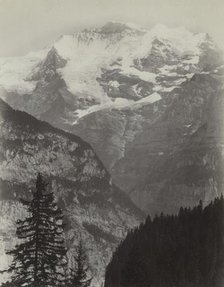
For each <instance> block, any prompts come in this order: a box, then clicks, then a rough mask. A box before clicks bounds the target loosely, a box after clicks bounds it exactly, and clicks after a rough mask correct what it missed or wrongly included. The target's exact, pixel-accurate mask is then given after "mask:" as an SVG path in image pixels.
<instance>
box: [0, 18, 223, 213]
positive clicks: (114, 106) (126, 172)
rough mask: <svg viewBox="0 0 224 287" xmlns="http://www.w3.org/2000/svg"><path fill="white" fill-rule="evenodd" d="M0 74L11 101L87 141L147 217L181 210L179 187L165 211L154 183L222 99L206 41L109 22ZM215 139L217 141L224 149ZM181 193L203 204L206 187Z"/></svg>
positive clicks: (13, 62)
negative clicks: (156, 174) (157, 172)
mask: <svg viewBox="0 0 224 287" xmlns="http://www.w3.org/2000/svg"><path fill="white" fill-rule="evenodd" d="M19 63H21V65H20V64H19ZM0 67H1V70H0V86H1V87H2V88H1V91H0V94H1V97H2V98H3V99H4V100H5V101H6V102H8V103H9V104H10V105H12V106H13V107H14V108H17V109H20V110H25V111H26V112H28V113H30V114H32V115H34V116H35V117H37V118H39V119H43V120H46V121H48V122H49V123H51V124H52V125H54V126H56V127H59V128H61V129H64V130H68V131H70V132H72V133H74V134H77V135H79V136H81V137H82V138H83V139H84V140H86V141H87V142H89V143H90V144H91V145H92V146H93V148H94V150H95V151H96V153H97V155H98V156H99V157H100V159H101V160H102V161H103V163H104V164H105V165H106V167H107V169H108V170H109V172H110V173H111V174H112V178H113V181H114V182H115V183H116V184H117V185H118V186H119V187H121V188H122V189H123V190H125V191H126V192H127V193H129V194H130V195H131V197H132V198H133V199H134V200H135V202H136V203H137V204H138V205H139V206H140V207H141V208H142V209H144V210H145V211H147V212H149V213H152V214H153V213H155V212H160V211H164V212H172V211H176V210H177V209H178V208H177V205H179V202H180V201H178V200H176V202H175V200H173V198H175V197H178V196H179V193H178V192H179V191H178V189H176V190H177V191H176V193H175V194H173V196H172V197H171V196H170V200H169V195H168V194H169V192H168V191H167V192H166V189H164V192H163V193H162V194H165V195H167V196H166V197H165V199H164V201H165V202H166V204H163V205H161V204H160V201H161V198H159V196H158V197H157V194H158V193H159V191H158V190H160V183H161V181H163V179H162V178H161V179H158V180H157V184H155V182H154V183H153V184H149V182H151V181H152V179H151V176H152V175H153V174H154V170H158V166H159V163H160V162H163V161H165V160H166V162H167V163H168V167H167V168H168V169H169V168H170V167H169V160H168V159H169V158H170V156H171V155H173V154H175V152H176V151H178V150H180V149H182V148H183V145H185V143H186V142H187V141H188V139H190V138H191V136H192V135H193V134H194V133H197V130H199V129H200V128H201V127H202V126H204V124H207V123H208V122H209V121H210V118H209V115H210V114H211V111H210V109H211V108H212V106H213V105H214V106H217V105H218V103H220V101H221V102H222V97H223V94H222V92H221V91H222V82H223V76H222V75H223V61H222V53H221V51H220V50H219V49H218V48H217V46H216V45H215V43H214V42H213V41H212V39H211V38H210V37H209V35H207V34H205V33H192V32H190V31H188V30H186V29H185V28H183V27H181V28H175V29H170V28H167V27H165V26H163V25H157V26H155V27H154V28H152V29H150V30H146V29H144V28H141V27H139V26H137V25H133V24H125V23H116V22H110V23H107V24H106V25H104V26H103V27H101V28H98V29H90V30H83V31H81V32H77V33H75V34H73V35H63V36H61V37H60V38H59V39H57V40H56V41H55V42H54V43H53V44H52V47H50V48H46V49H44V50H42V51H39V52H35V53H30V54H29V55H27V56H24V57H20V58H10V59H1V60H0ZM217 95H219V96H218V98H217ZM211 103H213V104H212V105H211ZM219 112H220V111H219ZM212 121H216V118H215V117H212ZM217 124H218V125H219V127H217V130H219V131H220V121H218V122H217ZM217 134H218V132H217V133H216V134H213V135H212V136H213V137H214V139H215V141H216V142H217V145H218V148H220V146H221V145H222V140H221V137H219V136H217ZM206 155H207V154H206ZM204 156H205V155H204ZM201 160H202V162H204V157H202V158H201ZM160 164H162V163H160ZM177 165H179V164H177ZM172 168H173V167H172ZM164 176H165V174H164ZM161 177H163V175H162V174H161ZM206 179H207V181H208V184H209V180H210V178H209V176H208V177H206ZM203 184H205V183H203ZM143 187H144V188H143ZM169 188H170V189H172V186H170V187H169ZM179 188H180V189H182V191H180V194H182V196H181V197H182V199H183V200H182V202H180V204H182V205H194V204H197V203H198V198H201V199H202V200H204V201H206V198H207V193H206V192H204V191H203V190H204V189H203V188H201V181H200V180H199V181H198V182H197V185H196V186H192V187H191V191H192V193H191V192H189V190H188V189H187V188H186V185H183V186H182V187H179ZM198 189H199V190H201V192H199V195H198V196H195V192H196V193H197V190H198ZM207 192H209V196H208V197H209V198H212V196H215V195H216V194H217V192H216V190H215V189H213V188H210V189H209V191H207ZM190 194H191V195H190ZM161 209H162V210H161Z"/></svg>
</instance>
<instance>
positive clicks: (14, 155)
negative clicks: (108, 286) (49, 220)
mask: <svg viewBox="0 0 224 287" xmlns="http://www.w3.org/2000/svg"><path fill="white" fill-rule="evenodd" d="M0 130H1V132H0V142H1V145H0V157H1V164H0V193H1V200H0V206H1V211H0V215H1V216H0V218H1V227H0V254H1V255H2V260H1V270H2V269H4V268H6V266H2V265H4V264H6V265H7V263H8V261H9V260H10V258H8V257H7V256H6V255H5V251H6V250H5V249H10V248H12V245H13V244H14V243H15V222H16V220H17V219H18V217H23V216H24V214H25V213H24V212H25V211H24V208H21V206H20V203H19V198H24V197H25V198H27V197H29V196H30V194H31V190H32V188H33V187H34V183H35V178H36V175H37V173H38V172H39V171H41V173H42V174H43V175H44V177H45V179H46V180H47V182H49V186H50V188H52V189H53V190H54V192H55V195H56V197H57V200H58V204H59V205H60V206H61V208H62V209H63V211H64V214H65V221H66V222H65V223H66V241H67V244H68V247H69V252H70V254H71V253H72V251H73V249H74V247H75V246H76V244H77V242H78V240H79V239H80V237H82V239H83V241H84V242H85V246H86V248H87V253H88V256H89V261H90V266H91V272H92V275H93V276H94V284H95V285H96V284H99V285H100V282H101V281H100V280H102V278H103V275H104V270H105V267H106V264H107V263H108V262H109V259H110V256H111V254H112V251H113V249H114V248H115V247H116V246H117V244H118V242H119V241H120V240H121V239H123V238H124V236H125V234H126V232H127V230H128V229H129V228H132V227H133V226H136V225H138V224H139V222H140V221H141V220H142V219H143V213H142V212H141V211H140V210H139V209H138V208H136V207H135V205H134V204H133V203H132V202H131V201H130V200H129V198H128V197H127V195H125V194H124V193H123V192H121V191H120V190H119V189H118V188H117V187H116V186H114V185H113V183H112V181H111V177H110V175H109V174H108V172H107V170H106V169H105V168H104V166H103V164H102V162H101V161H100V160H99V159H98V157H97V156H96V154H95V153H94V151H93V150H92V148H91V147H90V145H89V144H87V143H86V142H84V141H83V140H81V139H80V138H79V137H77V136H75V135H72V134H69V133H66V132H64V131H61V130H59V129H56V128H53V127H52V126H50V125H49V124H48V123H45V122H41V121H39V120H37V119H35V118H34V117H32V116H30V115H28V114H27V113H25V112H21V111H15V110H13V109H12V108H11V107H10V106H8V105H7V104H6V103H5V102H4V101H2V100H0ZM3 259H4V260H3ZM2 279H3V278H0V281H1V280H2Z"/></svg>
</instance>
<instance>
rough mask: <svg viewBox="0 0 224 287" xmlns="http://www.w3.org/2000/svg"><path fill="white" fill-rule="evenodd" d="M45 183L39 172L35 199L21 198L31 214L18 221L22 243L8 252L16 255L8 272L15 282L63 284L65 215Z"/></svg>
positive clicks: (41, 286) (33, 285)
mask: <svg viewBox="0 0 224 287" xmlns="http://www.w3.org/2000/svg"><path fill="white" fill-rule="evenodd" d="M46 186H47V184H46V183H45V182H44V180H43V179H42V176H41V175H40V174H38V176H37V180H36V189H35V192H34V193H33V199H32V200H31V201H25V200H22V204H23V205H24V206H25V207H26V208H27V210H28V216H27V217H26V218H25V219H24V220H18V221H17V231H16V234H17V237H18V238H19V239H21V240H22V243H19V244H17V245H16V247H15V248H14V249H13V250H11V251H9V252H8V254H11V255H12V256H13V261H12V264H11V266H10V268H9V269H8V272H12V283H13V284H15V285H16V286H21V287H22V286H29V287H45V286H46V287H50V286H62V284H63V281H64V272H63V269H64V265H66V260H65V255H66V249H65V244H64V238H63V215H62V211H61V210H60V209H59V208H58V207H57V204H56V203H55V201H54V195H53V192H47V191H46Z"/></svg>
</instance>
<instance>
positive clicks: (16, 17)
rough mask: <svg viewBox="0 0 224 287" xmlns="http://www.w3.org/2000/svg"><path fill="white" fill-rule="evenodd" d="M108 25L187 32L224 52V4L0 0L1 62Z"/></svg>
mask: <svg viewBox="0 0 224 287" xmlns="http://www.w3.org/2000/svg"><path fill="white" fill-rule="evenodd" d="M109 20H115V21H125V22H134V23H138V24H141V25H143V26H145V27H151V26H153V25H154V24H157V23H162V24H165V25H167V26H169V27H173V26H186V27H187V28H189V29H191V30H193V31H203V32H208V33H209V34H211V35H212V36H213V38H214V39H215V40H216V42H217V43H218V44H219V45H220V46H221V47H222V48H224V32H223V27H224V0H0V56H16V55H23V54H26V53H27V52H29V51H31V50H37V49H39V48H43V47H45V46H46V45H48V44H50V43H51V42H52V41H53V40H54V39H55V38H57V37H58V36H60V35H61V34H66V33H67V34H69V33H72V32H73V31H75V30H77V29H80V28H82V27H86V26H87V27H88V26H93V25H100V24H103V23H105V22H107V21H109Z"/></svg>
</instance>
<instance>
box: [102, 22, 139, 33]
mask: <svg viewBox="0 0 224 287" xmlns="http://www.w3.org/2000/svg"><path fill="white" fill-rule="evenodd" d="M126 30H137V31H142V32H143V31H144V32H145V30H144V29H143V28H142V27H141V26H140V25H137V24H134V23H123V22H115V21H110V22H108V23H106V24H105V25H104V26H103V27H102V28H101V30H100V32H101V33H104V34H114V33H122V32H124V31H126Z"/></svg>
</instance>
